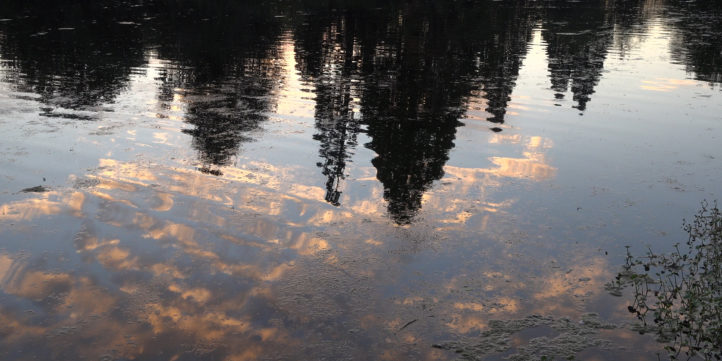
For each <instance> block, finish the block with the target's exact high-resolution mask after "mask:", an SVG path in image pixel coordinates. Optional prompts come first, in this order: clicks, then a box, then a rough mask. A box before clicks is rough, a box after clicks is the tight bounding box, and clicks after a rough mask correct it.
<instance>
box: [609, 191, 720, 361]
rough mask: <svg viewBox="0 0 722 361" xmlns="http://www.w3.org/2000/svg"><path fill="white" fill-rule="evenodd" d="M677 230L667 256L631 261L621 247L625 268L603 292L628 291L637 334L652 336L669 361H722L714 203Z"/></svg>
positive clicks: (717, 219)
mask: <svg viewBox="0 0 722 361" xmlns="http://www.w3.org/2000/svg"><path fill="white" fill-rule="evenodd" d="M683 229H684V230H685V231H686V232H687V234H688V239H687V241H686V244H676V245H675V246H674V251H672V252H670V253H655V252H654V251H652V249H651V248H649V249H648V251H647V252H646V254H645V255H643V256H634V255H632V253H631V252H630V250H629V247H627V259H626V264H625V265H624V266H623V270H622V271H621V272H620V273H619V274H618V275H617V276H616V278H615V280H613V281H612V282H610V283H609V284H607V288H608V290H609V291H610V292H611V293H612V294H614V295H617V296H621V291H622V290H623V289H624V288H627V287H630V288H633V289H634V299H633V301H632V304H631V305H629V306H628V310H629V312H630V313H633V314H635V315H636V316H637V318H638V319H639V320H640V321H641V324H639V325H637V326H636V327H635V328H636V330H637V331H639V332H640V333H645V332H654V333H655V334H656V335H657V338H658V340H659V341H660V342H664V343H666V344H667V345H666V346H665V350H666V351H667V353H668V356H669V357H670V358H671V359H672V360H678V359H680V358H681V357H684V356H686V358H687V359H690V358H692V357H703V358H704V359H705V360H720V359H722V215H720V210H719V208H718V207H717V204H716V202H715V203H714V204H712V205H710V204H708V203H707V202H703V203H702V206H701V209H700V210H699V212H698V213H697V214H696V215H695V217H694V220H693V221H692V222H691V223H690V222H687V221H685V222H684V223H683Z"/></svg>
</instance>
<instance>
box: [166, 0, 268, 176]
mask: <svg viewBox="0 0 722 361" xmlns="http://www.w3.org/2000/svg"><path fill="white" fill-rule="evenodd" d="M247 5H248V4H243V3H218V2H215V3H213V2H208V3H206V2H198V1H192V0H185V1H182V0H177V1H163V2H159V3H158V4H156V8H155V11H157V12H158V14H159V16H158V17H157V20H156V21H154V22H153V23H152V27H153V29H154V32H153V33H152V34H153V37H154V38H153V41H152V42H153V43H155V44H158V46H157V48H156V49H155V51H157V53H158V57H159V58H161V59H163V60H166V61H168V63H167V65H166V66H165V67H164V68H163V69H162V76H161V79H160V81H161V90H160V97H161V99H162V100H163V101H166V102H170V101H172V100H173V98H174V96H176V95H177V96H179V97H180V98H181V101H182V102H183V103H184V105H185V106H186V114H185V121H186V122H188V123H189V124H191V125H193V128H192V129H187V130H184V132H185V133H187V134H190V135H191V136H193V147H194V148H196V149H197V150H198V152H199V158H200V161H201V163H202V166H201V170H203V171H206V172H210V173H214V174H217V173H218V172H219V171H218V170H213V169H212V168H213V166H223V165H228V164H229V163H230V161H231V159H232V157H233V156H234V155H236V154H237V152H238V149H239V147H240V144H241V143H242V142H246V141H250V140H252V139H253V138H252V137H251V136H249V135H248V133H249V132H251V131H253V130H256V129H258V128H259V124H260V123H261V122H263V121H265V120H266V119H267V115H266V114H267V113H268V112H269V111H270V110H271V109H272V107H273V106H274V104H275V100H274V97H273V94H272V92H273V90H274V89H275V86H276V80H277V79H278V78H279V77H280V71H281V67H282V65H281V64H280V63H279V62H278V61H276V59H278V58H279V55H278V38H279V36H280V34H281V26H280V24H279V22H278V21H277V20H275V18H274V16H273V15H274V14H273V13H272V12H271V11H270V9H269V8H267V7H264V6H260V5H256V6H247ZM160 14H165V15H164V16H160ZM168 14H171V15H168Z"/></svg>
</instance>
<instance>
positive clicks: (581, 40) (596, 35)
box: [542, 1, 614, 110]
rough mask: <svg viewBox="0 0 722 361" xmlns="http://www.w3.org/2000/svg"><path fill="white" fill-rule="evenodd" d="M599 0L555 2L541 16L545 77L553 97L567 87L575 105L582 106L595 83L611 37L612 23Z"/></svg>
mask: <svg viewBox="0 0 722 361" xmlns="http://www.w3.org/2000/svg"><path fill="white" fill-rule="evenodd" d="M603 6H604V3H603V2H602V1H599V2H595V1H592V2H591V3H585V4H584V5H580V4H569V3H566V5H564V4H558V6H556V7H554V8H551V9H548V10H547V11H546V14H545V16H544V21H545V25H544V29H545V30H544V31H542V36H543V38H544V40H545V41H546V42H547V44H548V46H547V54H548V59H549V65H548V66H549V77H550V79H551V83H552V90H553V91H555V92H556V93H555V94H554V96H555V97H556V98H557V99H561V98H563V97H564V93H566V92H567V90H571V92H572V94H573V100H574V101H575V102H577V105H576V108H578V109H579V110H585V109H586V107H587V103H588V102H589V101H590V100H591V95H592V94H594V87H595V86H596V85H597V84H598V83H599V79H600V78H601V75H602V70H603V68H604V60H605V59H606V57H607V51H608V49H609V47H610V45H611V44H612V40H613V36H614V33H613V24H612V23H610V22H609V21H608V19H609V17H608V16H606V15H607V13H606V12H605V11H603V10H604V8H603Z"/></svg>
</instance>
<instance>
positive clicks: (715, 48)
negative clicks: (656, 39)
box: [670, 0, 722, 84]
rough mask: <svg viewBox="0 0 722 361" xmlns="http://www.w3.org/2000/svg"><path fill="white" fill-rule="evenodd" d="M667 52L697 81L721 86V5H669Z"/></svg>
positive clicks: (682, 2) (714, 2)
mask: <svg viewBox="0 0 722 361" xmlns="http://www.w3.org/2000/svg"><path fill="white" fill-rule="evenodd" d="M671 5H672V6H671V9H670V11H672V15H673V16H674V18H675V19H676V20H677V21H675V22H674V23H673V25H674V27H675V28H676V30H677V31H676V32H675V34H674V37H673V41H672V45H671V49H670V50H671V52H672V57H673V59H675V60H676V61H678V62H680V63H682V64H684V65H685V66H686V69H687V71H688V72H690V73H693V74H694V75H695V78H696V79H698V80H703V81H707V82H710V83H713V84H720V83H722V1H719V0H716V1H715V0H711V1H672V2H671Z"/></svg>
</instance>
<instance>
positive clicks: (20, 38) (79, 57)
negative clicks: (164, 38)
mask: <svg viewBox="0 0 722 361" xmlns="http://www.w3.org/2000/svg"><path fill="white" fill-rule="evenodd" d="M137 13H138V10H137V9H131V8H128V7H126V6H121V5H119V4H114V3H111V4H98V3H96V2H72V1H51V2H39V1H27V2H15V1H10V2H7V3H3V5H2V9H0V18H6V19H9V21H5V22H3V23H2V24H0V25H1V26H0V31H1V32H2V36H0V48H1V49H2V57H3V58H4V59H6V60H8V62H7V63H6V65H9V67H10V68H11V69H13V70H15V72H13V73H12V74H11V75H10V76H13V77H15V79H13V81H12V82H13V84H14V86H15V87H16V88H17V90H18V91H20V92H30V93H36V94H38V95H39V96H40V99H39V100H40V102H41V103H43V104H44V105H46V107H43V113H41V114H43V115H46V116H53V117H56V116H64V117H70V118H73V117H74V118H82V119H90V118H88V116H87V115H82V113H77V112H75V113H73V112H54V108H65V109H70V110H95V109H96V108H97V107H98V106H101V105H104V104H108V103H112V102H113V101H114V99H115V98H116V96H117V95H118V94H119V93H120V92H121V91H123V90H124V89H125V88H126V86H127V84H128V82H129V80H130V76H131V74H132V72H133V71H134V70H135V71H140V70H139V69H140V67H141V66H142V65H144V64H145V62H146V59H145V57H144V52H143V42H142V34H141V32H140V30H139V29H138V27H137V26H136V25H135V24H126V23H123V22H122V21H120V20H121V19H127V18H133V17H137Z"/></svg>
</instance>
